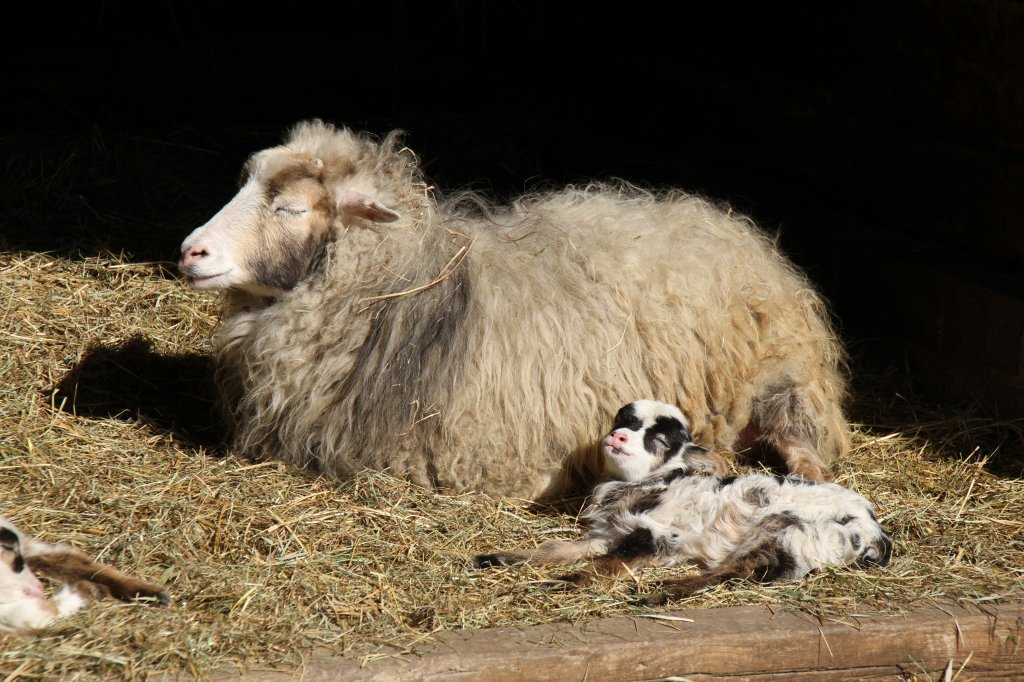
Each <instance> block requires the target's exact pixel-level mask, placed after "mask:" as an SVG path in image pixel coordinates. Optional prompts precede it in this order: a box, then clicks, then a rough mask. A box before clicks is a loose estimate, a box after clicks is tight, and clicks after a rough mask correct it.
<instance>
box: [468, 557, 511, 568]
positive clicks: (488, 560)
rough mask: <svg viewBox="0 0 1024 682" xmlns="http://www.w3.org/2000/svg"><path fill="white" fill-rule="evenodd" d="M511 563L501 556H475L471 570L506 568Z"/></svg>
mask: <svg viewBox="0 0 1024 682" xmlns="http://www.w3.org/2000/svg"><path fill="white" fill-rule="evenodd" d="M510 563H511V562H510V561H509V560H508V559H507V558H506V557H504V556H502V555H501V554H477V555H476V556H475V557H473V568H494V567H495V566H508V565H509V564H510Z"/></svg>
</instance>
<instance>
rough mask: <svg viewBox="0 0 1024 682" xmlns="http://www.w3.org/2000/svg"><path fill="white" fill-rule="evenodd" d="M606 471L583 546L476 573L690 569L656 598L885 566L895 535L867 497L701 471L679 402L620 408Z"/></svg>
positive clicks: (786, 480)
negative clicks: (528, 567)
mask: <svg viewBox="0 0 1024 682" xmlns="http://www.w3.org/2000/svg"><path fill="white" fill-rule="evenodd" d="M604 453H605V458H606V462H607V464H608V471H609V473H610V474H611V475H613V476H615V477H616V478H619V479H622V480H615V481H609V482H606V483H602V484H601V485H599V486H597V488H596V489H595V491H594V496H593V500H592V503H591V505H590V506H589V507H587V509H586V510H585V512H584V513H583V520H584V521H585V522H587V523H588V524H589V526H590V528H589V530H588V531H587V533H586V534H585V535H584V536H583V538H581V539H580V540H576V541H569V540H549V541H547V542H545V543H543V544H541V545H540V546H538V547H536V548H535V549H532V550H522V551H511V552H497V553H492V554H479V555H477V556H476V557H474V559H473V563H474V565H475V566H476V567H477V568H487V567H490V566H499V565H505V564H513V563H520V562H528V563H533V564H552V563H568V562H572V561H578V560H581V559H591V568H592V571H590V572H589V573H579V574H574V575H573V576H570V578H572V579H575V580H581V579H584V578H590V577H592V576H593V575H595V574H605V575H615V574H617V573H619V572H621V571H622V570H624V568H627V567H628V568H634V567H637V566H641V565H644V564H656V565H662V566H670V565H673V564H681V563H689V562H695V563H697V564H699V565H700V566H701V567H702V568H703V569H704V571H703V573H701V574H700V575H697V576H692V577H688V578H683V579H679V580H672V581H668V582H666V583H664V584H663V585H662V587H663V590H662V591H661V592H660V593H659V597H660V598H665V597H668V596H684V595H687V594H690V593H692V592H694V591H696V590H699V589H701V588H703V587H707V586H709V585H712V584H714V583H717V582H721V581H723V580H727V579H729V578H753V579H755V580H761V581H765V582H770V581H775V580H798V579H800V578H802V577H803V576H805V575H807V573H809V572H810V571H813V570H815V569H819V568H822V567H823V566H826V565H836V566H846V565H850V564H857V565H862V566H869V565H881V566H885V565H887V564H888V563H889V559H890V557H891V555H892V538H891V537H890V536H889V534H888V533H886V532H885V530H884V529H883V528H882V527H881V525H879V523H878V521H877V519H876V518H875V513H874V509H873V507H872V505H871V503H870V502H868V501H867V500H866V499H864V498H863V497H861V496H860V495H858V494H857V493H855V492H854V491H852V490H849V489H847V488H843V487H841V486H838V485H835V484H834V483H814V482H812V481H807V480H805V479H803V478H800V477H797V476H790V477H782V476H769V475H767V474H763V473H748V474H744V475H742V476H727V477H722V476H719V475H715V474H711V475H708V474H705V473H704V471H706V470H709V469H710V470H714V469H715V468H716V467H715V464H717V463H716V462H715V461H714V459H713V458H709V454H708V453H707V452H706V451H705V450H704V449H703V448H701V447H700V446H698V445H695V444H694V443H693V442H692V440H691V439H690V434H689V428H688V423H687V421H686V418H685V417H684V416H683V413H682V412H680V411H679V410H678V409H677V408H676V407H674V406H672V405H667V404H665V403H660V402H656V401H653V400H639V401H636V402H633V403H630V404H629V405H626V406H624V407H623V408H622V409H621V410H619V412H618V413H617V414H616V416H615V420H614V422H613V424H612V430H611V432H610V433H609V434H608V435H607V436H606V437H605V439H604Z"/></svg>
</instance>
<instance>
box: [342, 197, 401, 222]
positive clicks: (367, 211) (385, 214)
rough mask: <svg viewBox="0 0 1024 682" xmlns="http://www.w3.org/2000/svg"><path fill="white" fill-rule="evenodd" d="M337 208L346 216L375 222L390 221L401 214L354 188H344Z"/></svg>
mask: <svg viewBox="0 0 1024 682" xmlns="http://www.w3.org/2000/svg"><path fill="white" fill-rule="evenodd" d="M338 209H339V210H340V211H341V212H342V213H344V214H345V215H346V216H354V217H357V218H364V219H365V220H372V221H373V222H375V223H391V222H394V221H396V220H398V219H399V218H401V216H400V215H399V214H398V211H394V210H392V209H390V208H388V207H387V206H385V205H384V204H382V203H380V202H379V201H377V200H376V199H375V198H373V197H371V196H370V195H369V194H363V193H362V192H359V191H357V190H354V189H346V190H343V191H342V192H341V196H339V197H338Z"/></svg>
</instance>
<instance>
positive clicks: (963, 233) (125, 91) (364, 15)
mask: <svg viewBox="0 0 1024 682" xmlns="http://www.w3.org/2000/svg"><path fill="white" fill-rule="evenodd" d="M833 5H838V3H827V4H826V3H817V4H815V5H811V4H808V5H805V6H795V5H790V6H779V3H758V4H757V5H753V6H747V5H746V4H741V3H729V2H722V3H714V4H711V3H707V4H700V5H697V4H693V5H690V4H682V3H679V4H676V5H658V6H656V5H654V4H650V3H632V4H630V3H615V4H614V6H613V7H612V9H607V10H605V9H599V8H597V6H596V5H570V4H559V3H541V2H532V1H523V2H503V3H489V4H484V3H466V2H458V1H449V2H435V3H403V2H380V3H377V4H374V5H365V4H364V5H359V6H355V5H353V6H346V5H345V4H344V3H335V4H333V5H331V6H329V7H324V6H321V5H319V4H313V3H306V4H299V3H294V4H292V5H287V4H278V5H267V6H266V7H263V8H259V7H256V6H255V5H244V6H238V7H235V8H232V10H231V11H228V10H227V9H224V8H223V5H218V6H216V7H221V9H220V10H217V11H215V9H214V7H215V6H214V5H213V4H212V3H210V5H208V6H205V7H195V6H190V5H183V4H181V3H170V2H154V3H150V4H148V5H146V6H145V7H144V9H143V8H140V6H139V5H138V4H135V3H118V2H81V3H78V5H77V6H76V7H75V8H74V9H71V10H68V9H64V8H62V9H60V10H59V11H57V9H56V8H53V9H50V8H47V7H43V6H40V7H39V8H38V9H34V10H32V11H31V12H30V14H32V15H33V16H32V17H31V18H25V19H21V20H17V21H10V22H8V23H7V25H6V27H5V30H6V33H7V35H6V36H5V38H6V40H5V42H4V46H3V48H2V49H3V50H4V53H5V54H4V61H3V79H2V80H0V118H2V120H0V154H2V157H0V158H2V160H3V166H2V169H0V173H2V176H0V230H2V231H0V248H3V249H4V250H11V249H30V250H47V251H58V252H66V253H72V254H78V253H81V254H85V255H88V254H90V253H96V252H100V251H106V250H112V251H114V252H115V253H118V252H123V253H124V254H125V255H126V256H127V257H129V258H133V259H137V260H174V259H175V258H176V255H177V253H176V252H177V247H178V244H179V243H180V241H181V239H182V238H183V237H184V236H185V235H186V234H187V233H188V232H189V231H191V230H192V229H193V228H194V227H195V226H197V225H199V224H201V223H202V222H204V221H205V219H206V218H208V217H209V216H210V215H211V214H212V213H213V212H214V211H215V210H216V209H218V208H219V207H220V206H221V205H222V204H223V203H224V202H225V201H226V200H227V199H228V198H229V197H230V196H231V195H232V193H233V191H234V190H235V188H236V180H237V177H238V171H239V168H240V166H241V163H242V162H243V160H244V159H245V157H246V156H247V155H248V154H249V153H250V152H252V151H255V150H257V149H261V148H264V147H267V146H270V145H273V144H276V143H277V142H278V141H279V140H280V138H281V135H282V133H283V132H284V130H286V129H287V127H289V126H290V125H291V124H293V123H294V122H295V121H298V120H300V119H304V118H310V117H321V118H324V119H326V120H329V121H332V122H335V123H338V124H344V125H348V126H350V127H354V128H358V129H365V130H370V131H374V132H376V133H381V134H383V133H386V132H388V131H389V130H391V129H393V128H396V127H397V128H402V129H404V130H406V131H407V132H408V144H409V146H411V147H412V148H413V149H414V150H416V151H417V153H418V154H419V155H420V157H421V158H422V159H423V161H424V164H425V167H426V171H427V173H428V175H429V177H430V178H431V179H432V180H433V181H434V182H435V184H437V185H438V186H440V187H443V188H447V189H451V188H457V187H465V186H469V187H473V188H476V189H480V190H483V191H486V192H488V193H490V194H492V195H493V196H495V197H497V198H501V197H506V196H508V195H510V194H514V193H517V192H520V191H523V190H525V189H531V188H539V187H544V186H547V185H552V184H561V183H564V182H572V181H578V180H583V179H587V178H610V177H618V178H624V179H627V180H630V181H632V182H634V183H636V184H639V185H642V186H650V187H660V186H667V185H673V186H679V187H682V188H684V189H687V190H690V191H693V192H697V193H700V194H703V195H705V196H708V197H710V198H713V199H716V200H720V201H723V202H727V203H728V204H730V205H731V206H733V207H734V208H736V209H737V210H740V211H742V212H744V213H746V214H748V215H751V216H752V217H753V218H754V219H755V220H757V222H758V223H760V224H761V225H762V226H763V227H765V228H766V229H768V230H770V231H772V232H774V233H778V234H779V235H780V239H781V244H782V246H783V248H784V249H785V250H786V252H787V253H789V254H790V255H791V256H792V257H793V258H794V259H795V260H796V261H797V262H798V263H799V264H800V265H801V266H803V267H804V268H806V269H807V270H808V272H809V273H810V274H811V276H812V277H813V278H814V279H815V281H816V282H817V283H818V284H819V285H820V287H821V288H822V289H823V291H824V292H825V294H826V295H827V296H828V298H829V299H830V301H831V302H832V304H833V308H834V310H835V312H836V315H837V319H838V322H839V324H840V327H841V329H842V332H843V334H844V336H846V338H847V339H848V340H849V342H850V344H851V347H852V348H853V350H854V354H855V356H857V358H863V357H866V356H868V355H871V356H873V357H874V358H875V359H879V358H880V359H881V361H882V362H883V364H885V363H888V364H889V365H891V366H893V367H897V368H899V369H900V370H901V371H903V372H905V373H907V375H908V376H909V377H910V378H911V379H912V380H913V381H914V382H916V385H917V386H919V387H920V388H921V389H922V390H925V391H927V392H929V393H930V395H933V396H935V397H936V399H941V400H946V401H950V402H956V403H969V404H972V405H977V406H981V407H982V408H984V409H985V410H988V411H996V412H1000V413H1006V414H1018V415H1019V414H1024V373H1022V339H1024V283H1022V281H1024V265H1022V264H1024V224H1022V223H1024V220H1022V216H1024V5H1022V4H1021V3H1019V2H1011V1H1009V0H970V1H969V0H962V1H959V2H954V1H951V0H937V1H933V2H927V1H924V0H896V1H893V2H870V1H869V2H861V3H842V5H843V6H833ZM847 5H849V6H847ZM826 6H827V10H824V9H823V8H824V7H826ZM667 7H671V9H666V8H667Z"/></svg>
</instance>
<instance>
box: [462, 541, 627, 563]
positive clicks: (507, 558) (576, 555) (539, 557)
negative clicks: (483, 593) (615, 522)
mask: <svg viewBox="0 0 1024 682" xmlns="http://www.w3.org/2000/svg"><path fill="white" fill-rule="evenodd" d="M606 547H607V541H604V540H597V539H588V538H583V539H582V540H576V541H570V540H548V541H547V542H545V543H543V544H541V545H539V546H538V547H536V548H535V549H527V550H519V551H511V552H494V553H491V554H477V555H476V556H474V557H473V566H474V567H475V568H491V567H493V566H508V565H511V564H521V563H529V564H537V565H543V564H567V563H570V562H573V561H579V560H580V559H586V558H589V557H592V556H594V555H595V554H600V553H601V552H603V551H604V550H605V548H606Z"/></svg>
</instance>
